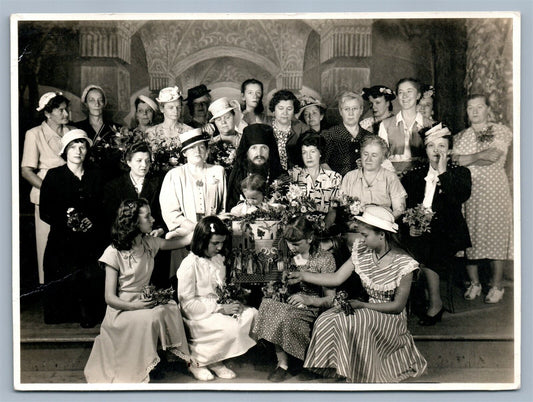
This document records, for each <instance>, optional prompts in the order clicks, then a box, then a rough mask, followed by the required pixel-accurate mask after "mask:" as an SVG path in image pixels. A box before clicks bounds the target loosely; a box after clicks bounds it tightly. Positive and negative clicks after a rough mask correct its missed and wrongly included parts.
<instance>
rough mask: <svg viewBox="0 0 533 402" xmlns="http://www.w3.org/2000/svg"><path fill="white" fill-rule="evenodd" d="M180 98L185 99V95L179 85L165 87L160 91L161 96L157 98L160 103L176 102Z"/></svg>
mask: <svg viewBox="0 0 533 402" xmlns="http://www.w3.org/2000/svg"><path fill="white" fill-rule="evenodd" d="M178 99H183V95H182V93H181V91H180V89H179V87H178V86H177V85H175V86H173V87H166V88H163V89H162V90H161V91H159V96H158V97H157V98H155V100H156V101H158V102H159V103H167V102H174V101H177V100H178Z"/></svg>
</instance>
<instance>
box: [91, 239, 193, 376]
mask: <svg viewBox="0 0 533 402" xmlns="http://www.w3.org/2000/svg"><path fill="white" fill-rule="evenodd" d="M160 242H161V239H157V238H155V237H151V236H144V237H143V239H142V243H141V247H140V248H139V250H137V249H136V250H133V251H118V250H117V249H116V248H114V247H112V246H109V247H108V248H107V249H106V250H105V251H104V254H103V255H102V257H100V262H102V263H104V264H106V265H109V266H110V267H111V268H113V269H115V270H116V271H118V297H119V298H120V299H121V300H125V301H128V302H132V301H135V300H139V299H140V298H141V295H142V290H143V287H144V286H145V285H148V282H149V281H150V276H151V275H152V271H153V269H154V256H155V254H156V253H157V252H158V250H159V243H160ZM158 342H159V343H160V344H161V347H162V348H163V349H169V350H170V351H171V352H172V353H174V354H175V355H176V356H178V357H181V358H183V359H186V360H189V359H190V353H189V347H188V346H187V338H186V336H185V329H184V327H183V321H182V318H181V314H180V310H179V307H178V306H177V305H176V302H175V301H174V300H171V301H169V302H168V304H160V305H158V306H156V307H154V308H151V309H142V310H132V311H126V310H117V309H115V308H113V307H111V306H107V311H106V315H105V318H104V322H103V323H102V326H101V327H100V335H98V336H97V337H96V339H95V341H94V346H93V349H92V351H91V355H90V356H89V360H88V361H87V365H86V366H85V378H86V379H87V382H89V383H140V382H148V381H149V379H150V377H149V373H150V371H151V370H152V369H153V368H154V367H155V366H156V365H157V363H158V362H159V356H158V355H157V345H158Z"/></svg>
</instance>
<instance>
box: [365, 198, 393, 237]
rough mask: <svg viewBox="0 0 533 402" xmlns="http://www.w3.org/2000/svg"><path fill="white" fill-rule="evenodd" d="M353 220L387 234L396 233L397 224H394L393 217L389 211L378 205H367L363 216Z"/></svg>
mask: <svg viewBox="0 0 533 402" xmlns="http://www.w3.org/2000/svg"><path fill="white" fill-rule="evenodd" d="M355 219H357V220H359V221H361V222H364V223H366V224H367V225H370V226H374V227H376V228H379V229H383V230H386V231H387V232H392V233H397V232H398V224H397V223H395V222H394V215H393V214H392V212H391V210H390V209H388V208H385V207H381V206H379V205H374V204H368V205H367V206H366V207H365V210H364V211H363V215H362V216H356V217H355Z"/></svg>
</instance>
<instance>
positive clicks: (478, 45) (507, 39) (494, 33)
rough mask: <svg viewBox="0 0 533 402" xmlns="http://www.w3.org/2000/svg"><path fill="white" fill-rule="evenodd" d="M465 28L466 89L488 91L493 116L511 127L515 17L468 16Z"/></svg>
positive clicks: (485, 92) (475, 91)
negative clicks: (466, 43) (513, 26)
mask: <svg viewBox="0 0 533 402" xmlns="http://www.w3.org/2000/svg"><path fill="white" fill-rule="evenodd" d="M466 31H467V41H468V46H467V50H466V78H465V88H466V90H467V93H468V94H474V93H481V94H486V95H487V96H488V97H489V100H490V102H491V109H492V112H493V118H494V120H495V121H497V122H501V123H503V124H505V125H507V126H508V127H512V124H513V118H512V110H513V109H512V102H513V96H512V88H513V80H512V78H513V77H512V71H513V60H512V51H510V49H512V19H510V18H472V19H468V20H467V21H466Z"/></svg>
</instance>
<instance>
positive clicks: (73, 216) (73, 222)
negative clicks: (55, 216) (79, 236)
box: [67, 208, 92, 232]
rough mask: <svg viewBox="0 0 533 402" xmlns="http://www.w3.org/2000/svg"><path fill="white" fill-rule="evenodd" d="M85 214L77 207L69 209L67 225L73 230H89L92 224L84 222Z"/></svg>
mask: <svg viewBox="0 0 533 402" xmlns="http://www.w3.org/2000/svg"><path fill="white" fill-rule="evenodd" d="M84 219H85V216H84V215H83V214H82V213H81V212H79V211H76V209H75V208H69V209H67V227H68V228H69V229H70V230H72V231H73V232H87V230H89V229H90V228H91V226H92V225H90V224H86V223H84V222H83V220H84Z"/></svg>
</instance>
